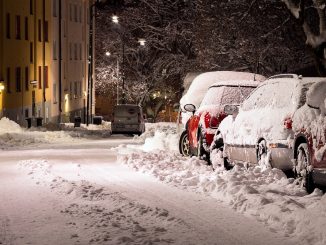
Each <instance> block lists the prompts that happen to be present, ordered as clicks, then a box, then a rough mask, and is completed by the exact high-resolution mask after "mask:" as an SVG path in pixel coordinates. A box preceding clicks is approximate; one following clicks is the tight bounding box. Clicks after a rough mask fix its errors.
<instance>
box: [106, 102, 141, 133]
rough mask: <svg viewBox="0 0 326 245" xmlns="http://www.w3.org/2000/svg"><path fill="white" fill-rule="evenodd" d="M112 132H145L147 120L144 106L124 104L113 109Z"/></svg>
mask: <svg viewBox="0 0 326 245" xmlns="http://www.w3.org/2000/svg"><path fill="white" fill-rule="evenodd" d="M111 131H112V134H121V133H122V134H138V135H141V134H142V133H143V132H145V121H144V116H143V110H142V107H140V106H139V105H132V104H122V105H116V106H115V107H114V109H113V114H112V121H111Z"/></svg>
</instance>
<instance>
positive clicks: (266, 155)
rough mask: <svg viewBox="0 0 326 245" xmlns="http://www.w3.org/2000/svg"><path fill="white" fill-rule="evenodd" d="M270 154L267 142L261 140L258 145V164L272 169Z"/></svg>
mask: <svg viewBox="0 0 326 245" xmlns="http://www.w3.org/2000/svg"><path fill="white" fill-rule="evenodd" d="M270 160H271V159H270V152H269V151H268V149H267V143H266V140H261V141H260V142H259V143H258V145H257V163H258V164H259V165H261V166H265V167H271V161H270Z"/></svg>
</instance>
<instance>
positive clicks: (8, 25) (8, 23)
mask: <svg viewBox="0 0 326 245" xmlns="http://www.w3.org/2000/svg"><path fill="white" fill-rule="evenodd" d="M6 37H7V38H10V14H9V13H7V14H6Z"/></svg>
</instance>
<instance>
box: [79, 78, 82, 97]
mask: <svg viewBox="0 0 326 245" xmlns="http://www.w3.org/2000/svg"><path fill="white" fill-rule="evenodd" d="M79 97H82V82H81V81H79Z"/></svg>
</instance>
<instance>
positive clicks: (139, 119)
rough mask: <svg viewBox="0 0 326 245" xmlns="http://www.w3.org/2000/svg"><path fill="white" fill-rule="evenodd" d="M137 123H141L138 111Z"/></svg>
mask: <svg viewBox="0 0 326 245" xmlns="http://www.w3.org/2000/svg"><path fill="white" fill-rule="evenodd" d="M138 123H141V116H140V113H138Z"/></svg>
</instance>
